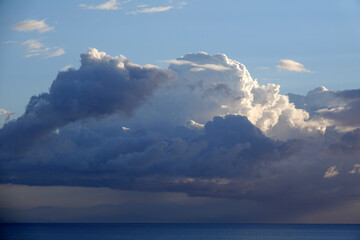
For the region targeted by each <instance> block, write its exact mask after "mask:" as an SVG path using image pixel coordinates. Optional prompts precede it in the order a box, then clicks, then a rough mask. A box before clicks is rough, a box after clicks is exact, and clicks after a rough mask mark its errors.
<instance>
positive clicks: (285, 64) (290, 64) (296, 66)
mask: <svg viewBox="0 0 360 240" xmlns="http://www.w3.org/2000/svg"><path fill="white" fill-rule="evenodd" d="M276 67H277V68H278V69H281V70H286V71H291V72H310V70H308V69H306V68H305V66H304V65H303V64H301V63H299V62H295V61H294V60H291V59H281V60H280V61H279V62H278V64H277V65H276Z"/></svg>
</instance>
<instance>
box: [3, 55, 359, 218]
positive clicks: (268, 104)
mask: <svg viewBox="0 0 360 240" xmlns="http://www.w3.org/2000/svg"><path fill="white" fill-rule="evenodd" d="M169 64H170V65H169V69H161V68H158V67H155V66H150V65H145V66H139V65H136V64H134V63H131V62H130V61H129V60H127V59H126V58H124V57H121V58H114V57H111V56H109V55H107V54H106V53H102V52H99V51H97V50H96V49H91V50H89V52H88V53H86V54H82V55H81V66H80V68H79V69H72V68H69V69H68V70H65V71H61V72H59V74H58V76H57V77H56V79H55V81H54V82H53V83H52V85H51V87H50V90H49V92H48V93H43V94H40V95H38V96H33V97H32V99H31V100H30V102H29V104H28V106H27V108H26V112H25V114H24V115H23V116H21V117H20V118H18V119H16V120H13V121H10V122H8V123H7V124H5V125H4V127H3V128H2V129H0V146H1V148H0V159H1V161H0V168H1V169H2V175H1V176H0V181H1V182H2V183H13V184H27V185H63V186H84V187H108V188H113V189H122V190H129V191H154V192H181V193H186V194H188V195H189V196H202V197H211V198H226V199H235V200H236V201H239V202H240V201H247V202H248V203H249V204H250V205H242V206H246V207H249V209H251V210H252V211H253V210H254V211H255V210H256V211H260V210H259V209H261V210H264V211H265V212H266V214H267V216H269V217H271V216H290V215H291V216H292V217H293V219H294V218H296V219H298V218H299V217H306V216H309V215H308V214H310V213H314V212H316V211H318V212H321V211H325V210H327V209H333V207H334V206H346V205H347V204H348V203H349V201H354V199H357V198H359V197H360V190H359V189H358V188H354V187H353V184H352V183H353V182H354V181H358V180H360V179H359V178H360V174H355V173H357V172H358V171H359V167H358V162H359V156H360V155H359V154H360V151H359V149H360V130H359V128H357V127H356V125H354V124H352V122H355V120H353V121H352V122H346V121H345V119H342V118H341V116H342V114H344V113H345V112H344V110H343V109H353V111H356V109H357V108H356V107H357V105H356V104H355V103H356V102H357V101H358V99H359V97H358V96H359V91H358V90H349V91H338V92H335V91H331V90H328V89H326V88H325V87H320V88H317V89H314V90H312V91H310V92H309V93H308V94H307V95H306V96H300V95H282V94H280V92H279V91H280V90H279V86H278V85H275V84H267V85H261V84H259V83H258V82H257V81H256V80H254V79H252V77H251V75H250V73H249V72H248V71H247V69H246V67H245V65H243V64H241V63H239V62H237V61H235V60H232V59H229V58H228V57H227V56H226V55H225V54H215V55H209V54H207V53H204V52H200V53H195V54H186V55H184V56H182V57H179V58H177V59H176V60H170V61H169ZM194 68H195V69H196V68H197V69H201V70H194ZM173 79H176V81H172V80H173ZM166 83H169V84H166ZM324 109H325V110H324ZM326 109H327V110H326ZM331 109H334V110H332V112H334V113H335V112H336V114H337V115H336V116H335V115H331V116H330V115H327V114H328V110H331ZM349 111H350V110H349ZM354 115H356V112H354ZM344 116H346V114H345V115H344ZM339 126H341V127H342V128H341V131H340V129H339ZM349 126H352V128H347V127H349ZM255 203H256V204H255ZM252 204H253V205H252ZM254 204H255V205H256V207H255V205H254ZM284 206H285V207H284ZM266 209H267V210H266ZM269 209H273V211H271V210H269ZM264 211H260V213H261V214H262V213H264ZM260 213H259V216H260V215H261V214H260Z"/></svg>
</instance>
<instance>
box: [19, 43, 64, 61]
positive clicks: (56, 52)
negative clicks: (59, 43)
mask: <svg viewBox="0 0 360 240" xmlns="http://www.w3.org/2000/svg"><path fill="white" fill-rule="evenodd" d="M21 45H23V46H26V50H25V51H26V53H27V54H26V55H25V57H27V58H28V57H34V56H40V55H43V56H45V57H46V58H50V57H57V56H60V55H63V54H65V50H64V49H63V48H59V47H53V48H50V47H46V46H44V44H43V43H42V42H41V41H40V40H38V39H29V40H27V41H25V42H23V43H21Z"/></svg>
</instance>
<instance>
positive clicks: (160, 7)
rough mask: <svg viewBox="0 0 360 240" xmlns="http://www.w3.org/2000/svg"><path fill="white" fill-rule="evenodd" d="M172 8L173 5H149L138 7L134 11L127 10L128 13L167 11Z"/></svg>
mask: <svg viewBox="0 0 360 240" xmlns="http://www.w3.org/2000/svg"><path fill="white" fill-rule="evenodd" d="M172 8H174V7H173V6H159V7H149V8H147V7H140V8H138V9H136V10H135V11H131V12H128V14H139V13H158V12H167V11H169V10H170V9H172Z"/></svg>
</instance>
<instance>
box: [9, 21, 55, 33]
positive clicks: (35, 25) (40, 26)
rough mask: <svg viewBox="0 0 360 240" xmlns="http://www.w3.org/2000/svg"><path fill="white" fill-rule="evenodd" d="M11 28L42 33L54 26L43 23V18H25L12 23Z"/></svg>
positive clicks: (52, 28)
mask: <svg viewBox="0 0 360 240" xmlns="http://www.w3.org/2000/svg"><path fill="white" fill-rule="evenodd" d="M12 29H13V30H16V31H20V32H31V31H38V32H40V33H44V32H49V31H52V30H54V27H52V26H49V25H47V24H46V23H45V19H43V20H40V21H38V20H34V19H26V20H25V21H23V22H19V23H17V24H15V25H13V27H12Z"/></svg>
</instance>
